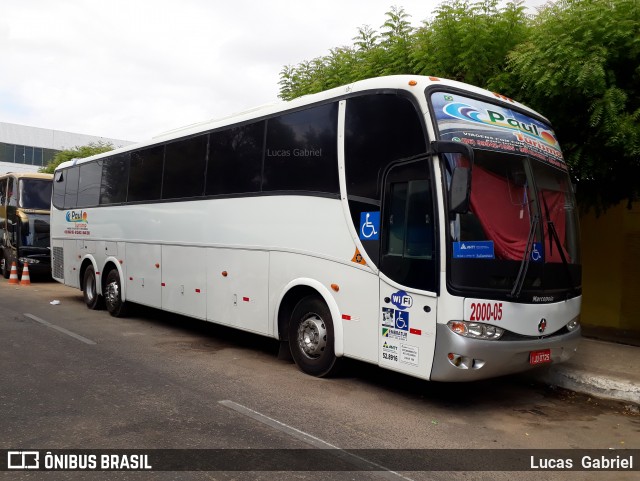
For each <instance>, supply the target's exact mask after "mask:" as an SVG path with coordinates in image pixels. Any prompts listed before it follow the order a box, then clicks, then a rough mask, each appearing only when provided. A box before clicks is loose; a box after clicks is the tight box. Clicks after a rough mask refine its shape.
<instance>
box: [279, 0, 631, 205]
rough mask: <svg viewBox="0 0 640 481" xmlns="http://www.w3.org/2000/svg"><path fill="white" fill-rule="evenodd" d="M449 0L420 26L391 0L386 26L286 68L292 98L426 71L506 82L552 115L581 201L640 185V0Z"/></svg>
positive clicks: (625, 193) (284, 94)
mask: <svg viewBox="0 0 640 481" xmlns="http://www.w3.org/2000/svg"><path fill="white" fill-rule="evenodd" d="M500 5H501V3H500V2H499V0H477V1H475V2H467V1H464V0H447V1H445V2H443V3H442V4H440V5H439V6H438V7H437V8H436V10H435V11H434V13H433V16H432V18H431V19H429V20H427V21H425V22H424V23H423V25H422V26H421V27H420V28H418V29H413V28H412V27H411V25H410V23H409V21H408V18H409V15H408V14H407V13H406V12H404V10H403V9H401V8H397V7H391V10H390V11H388V12H387V13H386V14H385V22H384V24H383V25H382V26H381V30H380V33H378V32H376V31H375V30H373V29H371V28H370V27H368V26H363V27H360V29H359V30H358V35H357V36H356V37H355V38H354V39H353V40H354V46H353V47H341V48H339V49H333V50H331V51H330V54H329V55H327V56H325V57H319V58H317V59H314V60H313V61H311V62H302V63H300V64H299V65H297V66H288V67H285V68H284V69H283V70H282V71H281V73H280V86H281V89H280V97H281V98H283V99H285V100H289V99H293V98H295V97H298V96H300V95H306V94H310V93H315V92H319V91H321V90H325V89H327V88H331V87H337V86H339V85H344V84H347V83H351V82H354V81H356V80H362V79H365V78H370V77H376V76H381V75H391V74H401V73H404V74H420V75H433V76H437V77H443V78H449V79H453V80H460V81H462V82H466V83H469V84H472V85H476V86H478V87H483V88H486V89H488V90H491V91H494V92H500V93H501V94H504V95H507V96H509V97H512V98H514V99H517V100H519V101H520V102H522V103H524V104H526V105H529V106H530V107H532V108H534V109H536V110H538V111H539V112H541V113H542V114H543V115H545V116H547V117H548V118H549V120H550V121H551V123H552V125H553V126H554V128H555V131H556V133H557V135H558V138H559V140H560V144H561V145H562V147H563V150H564V152H565V157H566V159H567V162H568V163H569V165H570V167H571V171H572V175H574V177H575V179H576V181H577V183H578V186H579V188H578V198H579V200H580V203H581V207H583V208H589V207H592V206H595V207H596V209H603V208H607V207H609V206H611V205H614V204H617V203H619V202H620V201H622V200H627V201H628V202H629V203H631V202H633V201H635V200H637V199H638V197H639V196H640V182H638V180H637V179H639V178H640V2H639V1H638V0H557V2H556V3H552V2H550V3H548V4H546V5H545V6H544V7H542V8H540V9H539V10H538V14H537V15H535V16H528V15H527V14H526V13H525V8H524V7H523V2H522V1H521V0H515V1H511V2H509V3H507V4H505V5H504V6H500Z"/></svg>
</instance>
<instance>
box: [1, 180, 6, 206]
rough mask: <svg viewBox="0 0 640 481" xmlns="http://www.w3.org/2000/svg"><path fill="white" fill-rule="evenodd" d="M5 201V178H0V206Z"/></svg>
mask: <svg viewBox="0 0 640 481" xmlns="http://www.w3.org/2000/svg"><path fill="white" fill-rule="evenodd" d="M6 201H7V180H6V179H2V180H0V207H3V206H4V205H5V203H6Z"/></svg>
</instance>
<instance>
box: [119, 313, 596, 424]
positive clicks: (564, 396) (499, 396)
mask: <svg viewBox="0 0 640 481" xmlns="http://www.w3.org/2000/svg"><path fill="white" fill-rule="evenodd" d="M131 307H132V311H131V313H130V315H129V317H132V318H135V319H136V320H137V321H139V322H144V323H145V324H146V323H148V324H154V325H162V326H164V327H166V328H169V329H172V330H175V331H177V332H179V333H182V334H186V335H188V336H194V337H196V338H198V340H197V341H196V342H193V343H192V347H191V348H192V349H197V350H205V351H206V350H209V351H212V352H213V351H217V350H220V349H224V348H235V349H244V350H248V351H255V352H258V353H262V354H264V355H266V356H268V357H271V358H272V359H273V362H274V363H290V364H291V369H297V368H296V367H295V366H294V364H293V361H291V360H290V359H285V360H282V359H279V358H278V350H279V344H280V343H279V341H277V340H276V339H272V338H268V337H265V336H261V335H258V334H253V333H250V332H246V331H241V330H239V329H235V328H233V327H228V326H223V325H220V324H214V323H212V322H207V321H203V320H199V319H194V318H191V317H186V316H182V315H178V314H174V313H171V312H167V311H162V310H159V309H154V308H150V307H146V306H140V305H132V306H131ZM341 380H351V381H354V382H357V383H360V384H362V385H364V386H365V388H366V389H371V390H372V391H376V390H378V391H380V390H382V391H385V392H388V393H390V394H393V395H395V396H397V395H400V396H402V397H403V398H405V399H407V400H412V401H415V402H418V403H433V404H436V405H437V406H439V407H441V408H449V409H468V408H469V407H473V409H474V411H476V412H479V411H484V410H495V409H496V407H499V406H503V407H504V408H505V409H509V410H510V411H518V410H520V411H522V410H524V411H527V412H534V411H536V409H538V406H539V404H540V403H541V402H544V401H545V400H547V401H549V402H551V403H555V402H566V401H570V402H572V403H586V401H587V399H586V397H584V396H581V395H577V394H575V393H570V392H568V391H565V390H563V389H558V388H555V387H553V386H549V385H545V384H543V383H540V382H539V381H536V380H535V379H534V378H533V377H532V376H531V375H530V374H527V373H522V374H512V375H508V376H502V377H499V378H494V379H487V380H480V381H472V382H459V383H443V382H435V381H425V380H423V379H418V378H415V377H412V376H408V375H405V374H401V373H398V372H394V371H390V370H387V369H383V368H381V367H379V366H376V365H373V364H369V363H365V362H362V361H356V360H353V359H344V360H343V363H342V368H341V369H340V371H339V372H338V374H337V375H336V376H335V377H333V378H332V379H330V382H340V381H341ZM601 407H604V406H601Z"/></svg>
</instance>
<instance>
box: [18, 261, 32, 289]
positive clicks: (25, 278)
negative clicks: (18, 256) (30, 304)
mask: <svg viewBox="0 0 640 481" xmlns="http://www.w3.org/2000/svg"><path fill="white" fill-rule="evenodd" d="M20 285H21V286H30V285H31V279H30V278H29V265H28V264H27V263H26V262H25V263H24V269H22V279H21V280H20Z"/></svg>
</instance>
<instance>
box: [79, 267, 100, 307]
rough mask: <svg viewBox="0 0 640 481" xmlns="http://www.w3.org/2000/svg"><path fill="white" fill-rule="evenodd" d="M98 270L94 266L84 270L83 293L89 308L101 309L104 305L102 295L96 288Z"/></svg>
mask: <svg viewBox="0 0 640 481" xmlns="http://www.w3.org/2000/svg"><path fill="white" fill-rule="evenodd" d="M96 286H97V283H96V271H95V269H94V268H93V266H89V267H87V269H86V270H85V271H84V277H83V279H82V293H83V296H84V303H85V304H86V305H87V307H88V308H89V309H94V310H95V309H101V308H102V306H103V299H102V296H101V295H99V294H98V289H97V288H96Z"/></svg>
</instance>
